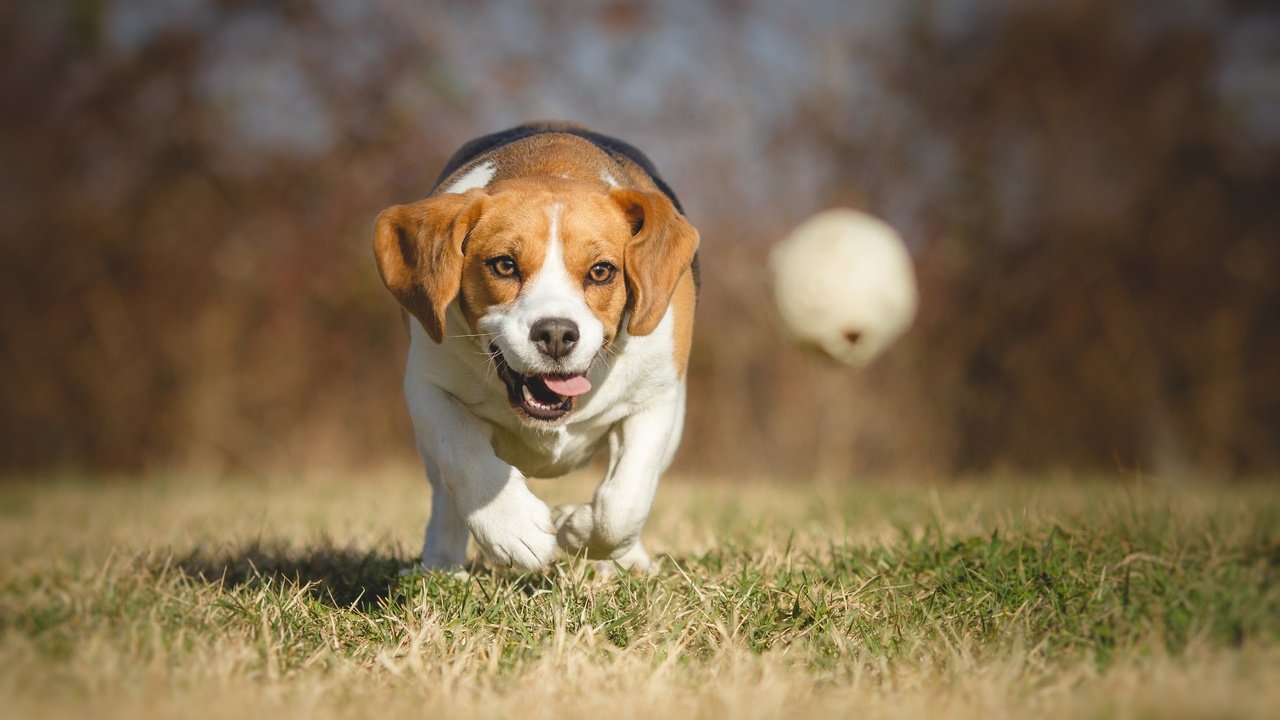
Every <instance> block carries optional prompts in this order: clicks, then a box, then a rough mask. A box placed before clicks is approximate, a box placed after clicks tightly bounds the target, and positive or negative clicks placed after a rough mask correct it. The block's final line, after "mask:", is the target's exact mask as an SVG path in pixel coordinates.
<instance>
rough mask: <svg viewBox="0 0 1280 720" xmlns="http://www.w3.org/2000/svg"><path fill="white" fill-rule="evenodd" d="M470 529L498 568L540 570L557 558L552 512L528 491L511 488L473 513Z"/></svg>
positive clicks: (470, 517)
mask: <svg viewBox="0 0 1280 720" xmlns="http://www.w3.org/2000/svg"><path fill="white" fill-rule="evenodd" d="M467 527H468V528H469V529H470V530H471V534H472V535H474V536H475V539H476V544H477V545H479V546H480V549H481V550H482V551H484V554H485V557H486V558H488V559H489V561H490V562H492V563H494V564H495V565H500V566H502V567H516V568H522V569H525V570H538V569H541V568H544V567H546V566H547V565H548V564H550V563H551V561H552V560H553V559H554V558H555V554H556V529H555V525H553V524H552V522H551V510H550V509H549V508H548V507H547V506H546V504H545V503H543V502H542V501H541V500H539V499H538V498H537V497H536V496H535V495H534V494H533V493H531V492H529V490H528V488H525V487H523V486H521V487H507V488H505V489H504V490H503V492H502V494H501V495H499V496H498V497H496V498H494V499H493V500H492V501H491V502H489V503H488V504H487V505H485V506H484V507H482V508H480V509H479V510H476V511H475V512H473V513H471V515H470V516H469V517H468V518H467Z"/></svg>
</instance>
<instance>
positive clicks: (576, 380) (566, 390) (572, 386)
mask: <svg viewBox="0 0 1280 720" xmlns="http://www.w3.org/2000/svg"><path fill="white" fill-rule="evenodd" d="M542 382H544V383H546V384H547V387H548V388H550V389H551V392H553V393H556V394H557V395H567V396H569V397H577V396H578V395H582V394H585V393H586V392H587V391H589V390H590V389H591V381H590V380H588V379H586V378H585V377H583V376H581V375H573V376H570V377H548V376H545V375H544V376H543V377H542Z"/></svg>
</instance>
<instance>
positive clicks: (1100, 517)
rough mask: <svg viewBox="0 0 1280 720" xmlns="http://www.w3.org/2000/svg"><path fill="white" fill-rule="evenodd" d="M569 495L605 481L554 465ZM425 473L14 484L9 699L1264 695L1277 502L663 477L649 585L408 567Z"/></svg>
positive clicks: (0, 583)
mask: <svg viewBox="0 0 1280 720" xmlns="http://www.w3.org/2000/svg"><path fill="white" fill-rule="evenodd" d="M535 489H537V490H538V491H539V493H540V494H542V495H544V496H545V497H548V498H549V499H551V500H553V501H568V500H573V499H580V498H581V497H584V496H586V495H588V494H589V492H590V486H589V484H587V483H586V482H585V480H584V479H582V478H579V479H575V480H570V481H565V482H555V483H538V484H536V485H535ZM426 496H427V493H426V489H425V483H424V481H421V480H419V479H418V478H417V477H416V473H408V472H404V473H388V474H385V475H381V476H378V477H370V478H361V479H358V480H355V479H343V480H339V479H327V480H325V479H318V480H317V479H313V480H307V481H297V482H282V481H259V482H250V481H247V480H246V481H235V482H232V481H210V482H196V481H193V480H186V479H183V480H176V479H165V478H149V479H142V480H131V481H120V480H117V481H97V482H90V481H87V480H84V479H25V480H20V481H17V482H13V483H9V484H8V485H4V486H0V550H3V552H4V557H5V558H6V559H5V561H4V562H3V563H0V667H4V668H5V671H4V673H2V674H0V703H2V704H3V705H2V706H3V707H6V708H8V709H9V710H8V713H9V716H11V717H64V716H86V715H92V716H93V717H139V716H150V715H157V716H165V717H221V716H226V717H243V716H258V715H264V714H266V713H268V712H269V713H271V714H272V715H274V716H277V717H308V718H329V717H335V718H337V717H353V718H355V717H361V718H364V717H398V716H414V717H417V716H430V715H432V714H444V713H451V714H455V715H456V714H463V715H467V716H480V717H510V716H513V715H515V716H519V717H521V718H529V719H533V718H543V717H548V718H550V717H555V718H576V717H592V718H595V717H601V716H605V717H609V718H611V720H612V719H613V718H630V717H653V716H679V717H688V716H695V717H697V716H704V717H719V716H723V715H730V716H734V717H761V718H763V717H779V716H792V715H811V716H831V715H850V714H854V713H856V714H858V715H861V716H866V717H885V718H895V717H918V716H926V715H942V716H947V717H978V716H983V717H989V716H993V715H995V716H1034V717H1078V716H1096V717H1274V716H1276V715H1277V714H1280V494H1278V493H1276V492H1275V490H1274V487H1273V486H1272V485H1268V484H1261V483H1259V484H1237V485H1204V486H1195V485H1192V486H1167V485H1159V484H1153V483H1133V482H1109V483H1108V482H1089V481H1081V480H1078V479H1074V478H1058V479H1056V480H1041V481H1038V482H1031V483H1017V482H1013V481H1010V480H1004V481H1001V480H990V481H985V482H964V483H952V484H947V485H940V486H926V485H920V484H909V485H904V486H889V485H875V486H858V485H853V484H850V485H834V484H824V485H818V486H813V485H806V484H797V483H792V484H785V483H727V482H713V483H695V482H690V481H681V480H679V479H676V480H674V481H670V482H668V483H667V484H666V485H665V486H664V487H663V488H662V490H661V491H660V494H659V501H658V503H657V506H656V507H655V511H654V514H653V516H652V518H651V521H650V526H649V530H648V531H647V538H648V545H649V546H650V549H651V551H656V552H657V553H659V554H662V555H663V563H662V566H661V570H660V571H659V573H658V574H657V575H656V576H653V577H648V576H643V577H642V576H633V575H627V574H622V575H618V576H615V577H613V578H603V577H598V576H597V575H596V574H595V572H594V570H593V568H592V567H590V566H589V565H588V564H585V563H582V564H578V563H568V562H566V563H562V564H560V565H558V566H557V567H555V568H553V569H552V570H551V571H549V572H547V573H544V574H534V575H530V574H520V573H514V572H492V571H486V570H478V571H477V572H475V573H473V574H472V575H471V576H470V577H466V578H460V577H454V576H451V575H446V574H428V575H411V576H406V577H399V576H398V575H397V571H398V570H399V569H400V567H402V566H403V565H405V564H408V563H409V562H410V561H411V559H412V557H413V555H414V553H415V552H416V550H417V538H418V537H419V535H420V532H421V523H422V522H423V520H424V518H425V516H426V513H425V510H426V508H425V503H426Z"/></svg>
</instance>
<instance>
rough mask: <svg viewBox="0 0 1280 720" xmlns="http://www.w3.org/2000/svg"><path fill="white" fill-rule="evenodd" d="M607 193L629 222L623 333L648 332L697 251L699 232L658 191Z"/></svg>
mask: <svg viewBox="0 0 1280 720" xmlns="http://www.w3.org/2000/svg"><path fill="white" fill-rule="evenodd" d="M609 195H610V197H611V198H612V199H613V201H614V202H615V203H617V204H618V206H619V207H621V208H622V212H623V213H625V214H626V216H627V220H628V221H629V222H630V223H631V242H629V243H627V248H626V250H625V252H624V254H623V265H624V268H623V274H624V276H625V278H626V282H627V291H628V292H629V293H630V294H631V320H630V322H628V324H627V332H628V333H630V334H632V335H648V334H649V333H651V332H653V331H654V328H656V327H658V323H659V322H661V321H662V316H663V315H665V314H666V312H667V306H668V305H669V304H670V303H671V296H672V295H674V294H675V291H676V283H677V282H679V281H680V277H681V276H682V275H684V274H685V272H687V271H688V270H689V265H690V264H691V263H692V262H693V254H694V253H695V252H697V250H698V231H697V230H695V229H694V228H693V226H692V225H690V224H689V221H688V220H686V219H685V218H684V215H681V214H680V213H679V212H678V211H677V210H676V208H675V205H672V204H671V200H669V199H668V198H667V196H666V195H663V194H662V193H660V192H648V191H643V190H630V189H618V190H614V191H613V192H611V193H609Z"/></svg>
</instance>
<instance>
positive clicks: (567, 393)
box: [489, 345, 591, 420]
mask: <svg viewBox="0 0 1280 720" xmlns="http://www.w3.org/2000/svg"><path fill="white" fill-rule="evenodd" d="M489 351H490V352H491V353H492V354H493V363H494V365H495V366H497V368H498V376H499V377H501V378H502V382H503V383H504V384H505V385H506V386H507V400H509V401H510V402H511V407H513V408H514V409H515V410H516V411H517V412H520V413H523V414H524V415H526V416H528V417H530V418H532V419H534V420H559V419H560V418H562V417H564V416H566V415H568V414H569V413H570V412H573V406H574V402H575V400H576V399H577V397H578V396H579V395H584V394H586V393H587V392H589V391H590V390H591V381H590V380H587V378H586V377H585V376H583V375H582V374H572V375H554V374H552V375H524V374H521V373H518V372H516V371H515V370H513V369H512V368H511V366H510V365H508V364H507V360H506V358H504V357H503V356H502V352H501V351H500V350H498V348H497V346H496V345H490V346H489Z"/></svg>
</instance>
